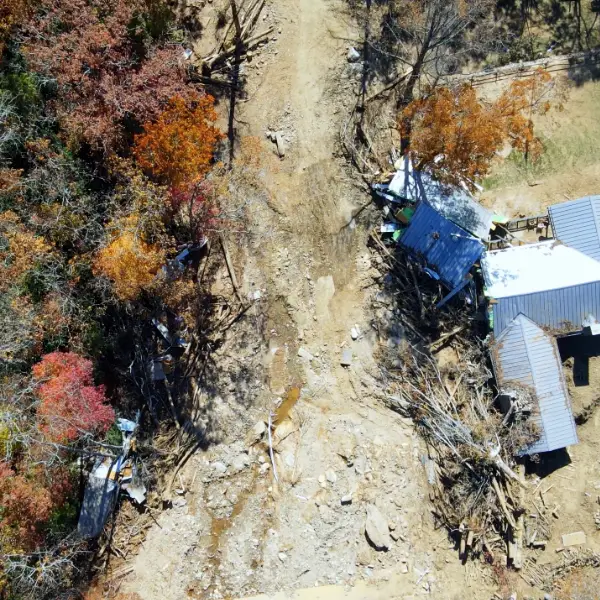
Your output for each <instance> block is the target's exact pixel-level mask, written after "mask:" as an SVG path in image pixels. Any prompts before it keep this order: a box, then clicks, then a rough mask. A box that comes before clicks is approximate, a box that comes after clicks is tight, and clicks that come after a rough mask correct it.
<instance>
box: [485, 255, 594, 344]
mask: <svg viewBox="0 0 600 600" xmlns="http://www.w3.org/2000/svg"><path fill="white" fill-rule="evenodd" d="M574 268H575V266H574ZM549 275H550V274H549ZM493 311H494V333H495V334H496V335H500V333H502V332H503V331H504V329H505V328H506V327H507V326H508V324H509V323H510V322H511V321H512V320H513V319H514V318H515V317H516V316H517V315H518V314H519V313H522V314H524V315H526V316H527V317H529V318H530V319H531V320H532V321H534V322H535V323H537V324H538V325H541V326H543V327H548V328H550V329H552V330H555V331H556V332H559V333H568V332H570V331H576V330H577V329H581V326H582V322H583V319H584V318H585V317H586V316H587V315H593V316H594V317H596V319H600V281H595V282H592V283H586V284H582V285H575V286H572V287H567V288H562V289H558V290H549V291H546V292H536V293H535V294H525V295H522V296H511V297H508V298H499V299H498V300H497V304H494V305H493Z"/></svg>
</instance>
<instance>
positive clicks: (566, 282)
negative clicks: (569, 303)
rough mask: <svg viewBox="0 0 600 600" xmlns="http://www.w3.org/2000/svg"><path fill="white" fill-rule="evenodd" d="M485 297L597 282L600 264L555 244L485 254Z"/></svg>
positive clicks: (521, 247)
mask: <svg viewBox="0 0 600 600" xmlns="http://www.w3.org/2000/svg"><path fill="white" fill-rule="evenodd" d="M481 267H482V270H483V276H484V279H485V284H486V294H487V296H489V297H492V298H507V297H511V296H522V295H525V294H534V293H536V292H544V291H550V290H558V289H562V288H568V287H573V286H577V285H584V284H588V283H592V282H596V281H600V263H599V262H598V261H596V260H594V259H592V258H590V257H589V256H586V255H585V254H582V253H581V252H579V251H578V250H575V248H570V247H569V246H564V245H563V244H560V243H559V242H556V241H548V242H541V243H539V244H530V245H527V246H516V247H514V248H507V249H504V250H495V251H493V252H486V253H485V254H484V256H483V258H482V259H481Z"/></svg>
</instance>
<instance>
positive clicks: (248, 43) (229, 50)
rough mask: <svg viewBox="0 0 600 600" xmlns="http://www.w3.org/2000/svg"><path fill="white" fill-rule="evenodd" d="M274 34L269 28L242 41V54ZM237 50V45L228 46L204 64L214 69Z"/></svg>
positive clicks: (207, 59) (208, 58)
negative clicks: (216, 64) (214, 66)
mask: <svg viewBox="0 0 600 600" xmlns="http://www.w3.org/2000/svg"><path fill="white" fill-rule="evenodd" d="M272 32H273V27H269V28H268V29H267V30H266V31H263V32H262V33H258V34H256V35H254V36H252V37H250V38H248V39H247V40H241V51H242V53H243V52H246V51H247V50H251V49H252V47H253V46H255V45H256V44H258V43H259V42H261V41H262V40H263V39H264V38H266V37H268V36H269V35H270V34H271V33H272ZM235 50H236V44H233V45H230V46H227V47H226V48H225V49H224V50H222V51H221V52H218V53H217V54H213V55H211V56H209V57H207V58H205V59H204V60H203V63H204V64H205V65H206V66H207V67H208V68H209V69H210V68H212V66H213V65H214V64H215V63H217V62H220V61H222V60H225V59H226V58H229V57H230V56H233V55H234V54H235Z"/></svg>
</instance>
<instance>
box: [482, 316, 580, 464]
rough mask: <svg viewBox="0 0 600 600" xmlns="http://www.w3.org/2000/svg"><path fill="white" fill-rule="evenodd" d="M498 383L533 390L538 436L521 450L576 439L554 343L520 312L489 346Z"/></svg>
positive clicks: (543, 449)
mask: <svg viewBox="0 0 600 600" xmlns="http://www.w3.org/2000/svg"><path fill="white" fill-rule="evenodd" d="M491 354H492V362H493V363H494V371H495V373H496V380H497V382H498V387H499V388H500V389H501V390H502V388H503V387H506V386H507V384H510V383H517V384H520V385H523V386H526V387H527V388H529V389H530V390H531V391H533V394H534V397H535V398H536V400H537V402H538V406H539V412H538V411H535V412H534V414H533V416H532V419H533V420H534V422H535V423H536V424H537V426H538V427H539V430H540V433H541V435H540V439H539V440H538V441H537V442H535V443H534V444H532V445H531V446H529V447H528V448H527V449H526V450H525V452H524V453H526V454H535V453H537V452H549V451H550V450H556V449H558V448H565V447H567V446H571V445H573V444H576V443H577V432H576V431H575V420H574V419H573V413H572V411H571V403H570V401H569V394H568V391H567V386H566V383H565V378H564V374H563V369H562V363H561V360H560V357H559V353H558V347H557V345H556V341H555V340H554V338H553V337H551V336H550V335H548V334H547V333H545V332H544V331H542V329H541V328H540V327H538V326H537V325H536V324H535V323H534V322H533V321H532V320H531V319H528V318H527V317H526V316H524V315H522V314H520V315H518V316H517V317H516V318H515V319H514V320H513V321H512V322H511V323H510V324H509V325H508V327H506V329H505V330H504V331H503V332H502V335H500V336H499V337H498V339H497V340H496V342H495V343H494V346H493V347H492V352H491Z"/></svg>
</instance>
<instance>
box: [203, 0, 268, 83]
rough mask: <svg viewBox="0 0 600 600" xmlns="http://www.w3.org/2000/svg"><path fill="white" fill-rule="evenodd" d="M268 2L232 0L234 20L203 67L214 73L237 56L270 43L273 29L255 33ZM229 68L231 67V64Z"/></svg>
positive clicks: (204, 60)
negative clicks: (267, 42)
mask: <svg viewBox="0 0 600 600" xmlns="http://www.w3.org/2000/svg"><path fill="white" fill-rule="evenodd" d="M265 1H266V0H242V2H241V3H240V4H239V6H238V3H237V0H230V8H231V12H232V20H231V22H230V23H229V25H228V27H227V29H226V30H225V35H224V37H223V41H222V42H221V44H220V45H219V46H218V47H217V48H216V49H215V51H214V52H213V53H212V54H210V55H209V56H206V57H204V58H203V59H202V67H203V69H206V70H208V71H213V70H215V69H216V68H217V67H219V66H222V65H226V66H227V63H228V62H230V59H232V58H234V57H235V56H236V55H237V57H238V58H240V57H242V56H244V55H247V53H248V52H249V51H251V50H252V49H253V48H255V47H256V46H258V45H259V44H262V43H264V42H266V41H268V38H269V35H270V34H271V33H273V27H268V28H267V29H265V30H264V31H261V32H260V33H254V31H255V28H256V23H257V21H258V17H259V16H260V14H261V12H262V10H263V8H264V7H265ZM228 66H231V65H230V64H229V65H228Z"/></svg>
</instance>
